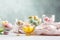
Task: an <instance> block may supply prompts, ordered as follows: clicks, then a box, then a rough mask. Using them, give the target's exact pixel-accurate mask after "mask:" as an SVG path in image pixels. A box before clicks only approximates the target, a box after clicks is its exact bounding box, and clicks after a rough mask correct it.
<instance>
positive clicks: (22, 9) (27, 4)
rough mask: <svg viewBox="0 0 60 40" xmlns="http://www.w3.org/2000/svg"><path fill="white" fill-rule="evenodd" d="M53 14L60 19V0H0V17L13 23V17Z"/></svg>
mask: <svg viewBox="0 0 60 40" xmlns="http://www.w3.org/2000/svg"><path fill="white" fill-rule="evenodd" d="M43 14H46V15H47V16H51V15H53V14H54V15H55V16H56V21H57V22H59V21H60V0H0V18H2V20H8V21H9V22H12V23H14V22H15V19H16V18H17V19H21V20H26V19H27V17H28V16H31V15H37V16H39V17H40V18H41V17H42V15H43Z"/></svg>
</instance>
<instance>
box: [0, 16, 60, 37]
mask: <svg viewBox="0 0 60 40" xmlns="http://www.w3.org/2000/svg"><path fill="white" fill-rule="evenodd" d="M27 20H29V21H28V22H26V21H23V20H16V22H15V24H12V23H10V22H8V21H2V22H1V25H2V26H1V27H0V35H9V34H10V35H12V33H13V34H16V35H20V34H25V35H26V36H30V35H52V36H60V22H55V15H51V17H48V16H46V15H42V18H39V17H38V16H29V17H28V19H27Z"/></svg>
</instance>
